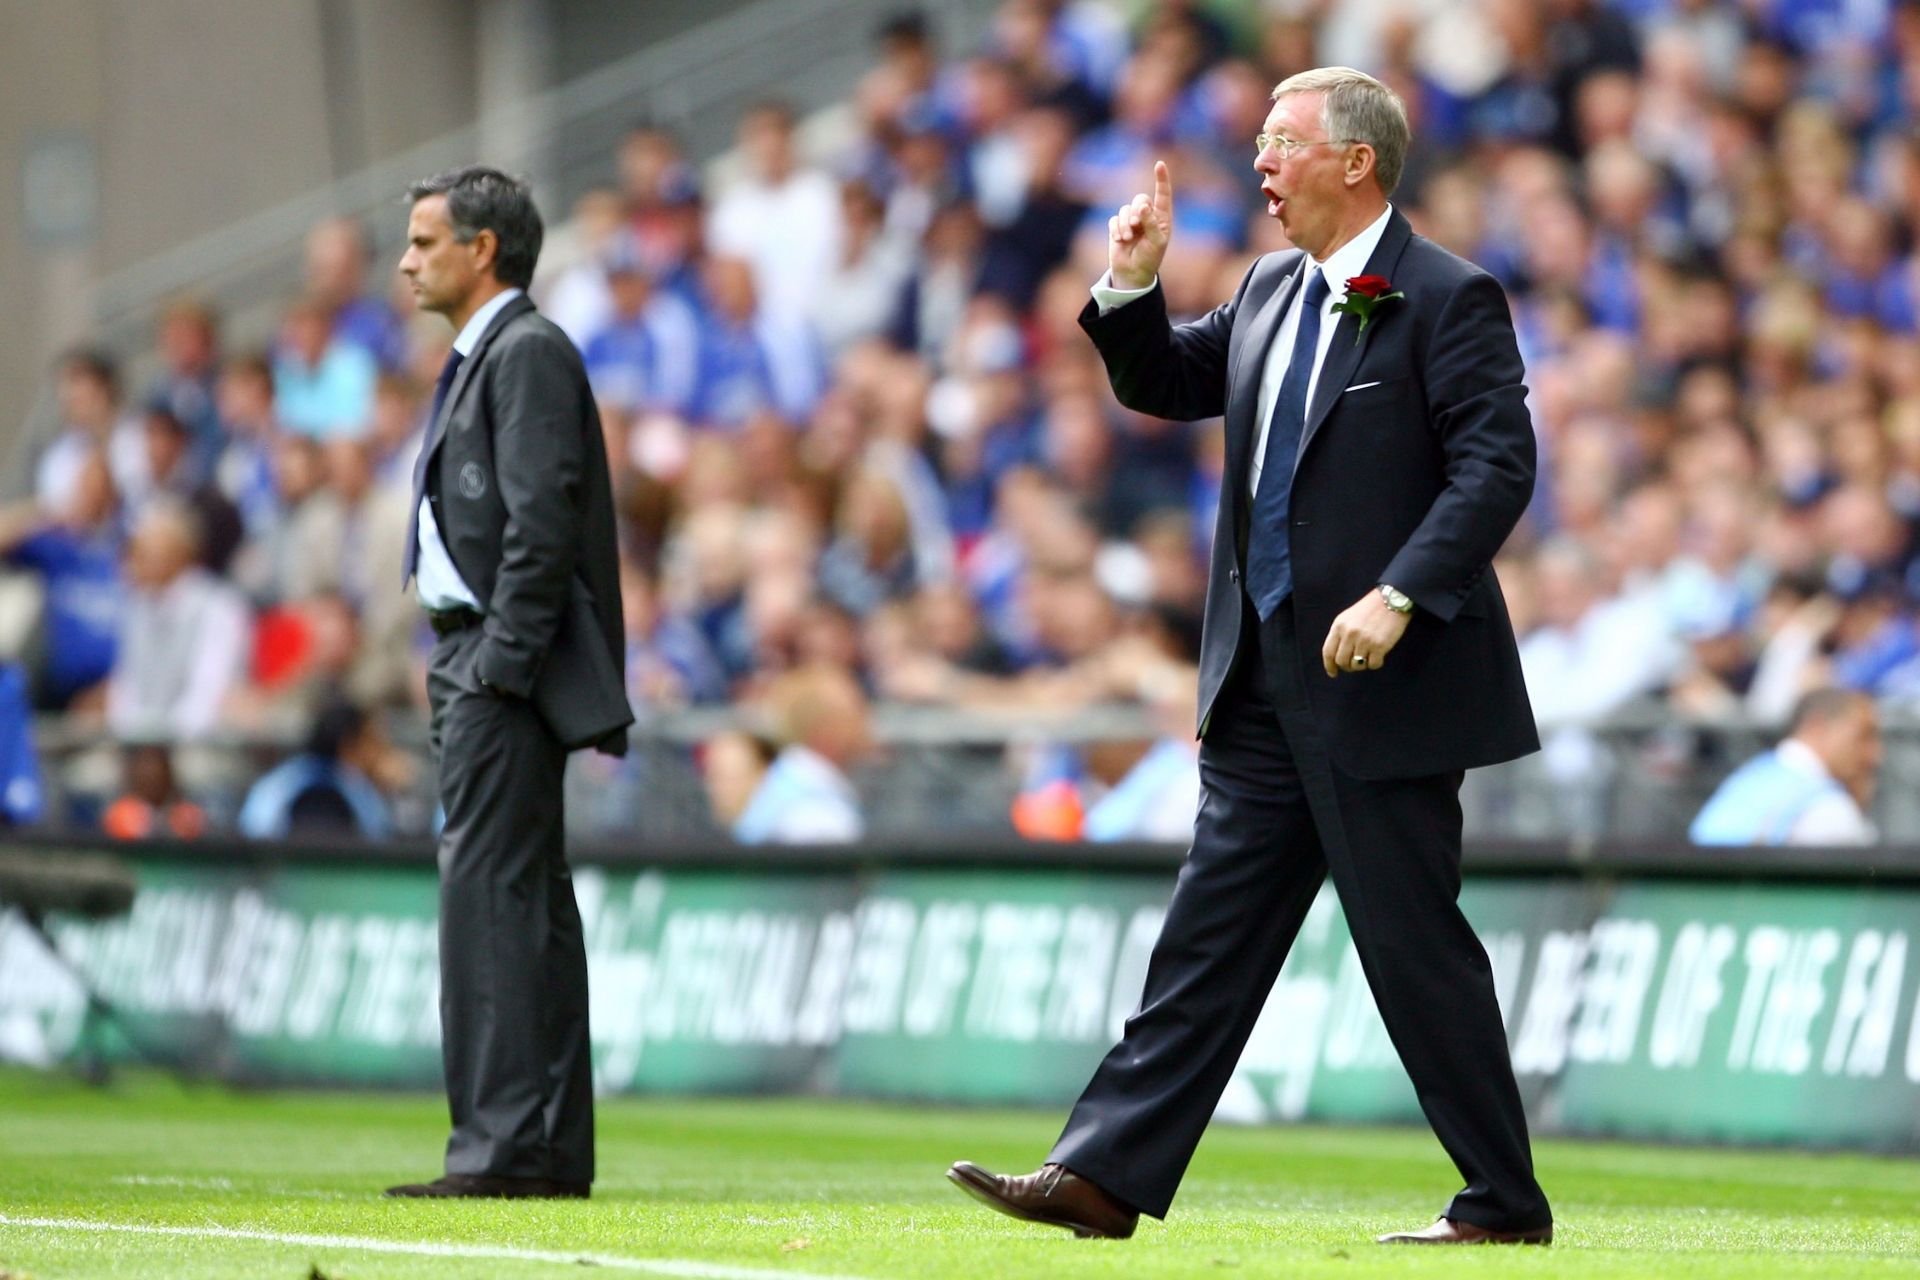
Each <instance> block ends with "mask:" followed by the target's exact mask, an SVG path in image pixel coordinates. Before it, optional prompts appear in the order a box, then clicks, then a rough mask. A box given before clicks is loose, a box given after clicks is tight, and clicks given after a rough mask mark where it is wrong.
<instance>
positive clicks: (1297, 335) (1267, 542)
mask: <svg viewBox="0 0 1920 1280" xmlns="http://www.w3.org/2000/svg"><path fill="white" fill-rule="evenodd" d="M1326 300H1327V278H1326V276H1325V275H1323V274H1322V273H1321V271H1320V269H1319V268H1318V267H1316V266H1313V265H1312V264H1308V267H1307V289H1306V297H1304V298H1302V299H1301V305H1300V323H1299V325H1298V326H1297V327H1296V328H1295V329H1294V333H1293V355H1292V357H1291V358H1289V359H1288V361H1287V374H1286V377H1284V378H1282V379H1281V380H1280V394H1279V395H1278V396H1276V397H1275V398H1274V401H1273V421H1272V423H1271V424H1269V426H1268V427H1267V451H1266V453H1265V455H1264V456H1263V461H1262V464H1261V467H1260V488H1259V490H1258V491H1257V492H1256V493H1255V494H1254V495H1253V516H1252V519H1251V520H1249V521H1248V523H1247V594H1248V595H1249V596H1251V597H1252V599H1253V607H1254V608H1255V609H1256V610H1258V611H1259V614H1260V616H1261V617H1262V618H1270V617H1272V616H1273V611H1274V610H1275V609H1278V608H1279V607H1280V602H1281V601H1282V600H1285V599H1286V598H1287V597H1288V596H1289V595H1290V594H1292V592H1293V559H1292V554H1291V552H1290V551H1289V549H1288V546H1287V533H1288V531H1287V512H1288V511H1289V510H1290V508H1291V505H1292V504H1291V500H1292V497H1293V462H1294V455H1295V454H1297V453H1298V452H1299V451H1300V433H1301V432H1302V431H1304V430H1306V426H1307V384H1308V383H1309V382H1311V381H1312V379H1313V358H1314V356H1315V354H1316V353H1317V351H1318V349H1319V346H1320V304H1321V303H1323V302H1325V301H1326Z"/></svg>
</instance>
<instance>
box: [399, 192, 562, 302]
mask: <svg viewBox="0 0 1920 1280" xmlns="http://www.w3.org/2000/svg"><path fill="white" fill-rule="evenodd" d="M428 196H445V197H446V198H447V221H448V222H450V223H452V224H453V238H454V239H455V240H458V241H459V242H460V243H461V244H466V243H467V242H469V241H471V240H472V239H473V238H474V237H475V236H477V235H479V234H480V233H481V232H482V231H491V232H493V234H494V238H495V239H497V240H498V241H499V242H500V249H499V252H498V253H496V254H495V255H494V259H493V275H494V279H496V280H498V281H499V282H500V283H501V284H504V285H510V286H512V287H513V288H516V289H524V288H526V287H527V286H528V285H530V284H532V283H533V265H534V263H536V262H538V261H539V260H540V240H541V237H542V236H543V235H545V234H546V233H545V228H544V227H543V226H542V225H541V222H540V210H538V209H537V208H535V207H534V204H533V191H532V189H531V188H530V187H528V186H527V184H526V183H525V182H522V181H521V180H520V179H518V178H511V177H508V176H507V175H506V174H504V173H502V172H500V171H499V170H498V169H489V168H486V167H484V166H482V165H468V166H467V167H466V168H464V169H449V170H448V171H447V172H445V173H442V174H437V175H435V176H434V177H431V178H423V179H421V180H420V181H419V182H416V183H414V184H413V185H412V186H410V187H408V188H407V201H408V203H409V204H418V203H419V202H420V201H422V200H425V199H426V198H427V197H428Z"/></svg>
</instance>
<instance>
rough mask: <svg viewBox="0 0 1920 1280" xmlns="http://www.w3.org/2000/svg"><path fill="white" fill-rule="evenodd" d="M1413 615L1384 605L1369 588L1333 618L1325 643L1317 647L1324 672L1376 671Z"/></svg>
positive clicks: (1384, 664) (1405, 629)
mask: <svg viewBox="0 0 1920 1280" xmlns="http://www.w3.org/2000/svg"><path fill="white" fill-rule="evenodd" d="M1412 616H1413V615H1411V614H1406V613H1398V612H1396V611H1394V610H1392V609H1389V608H1387V602H1386V601H1385V600H1382V599H1381V598H1380V593H1379V592H1378V591H1369V592H1367V594H1366V595H1364V596H1361V597H1360V599H1359V601H1358V602H1357V603H1355V604H1353V605H1350V606H1349V607H1348V608H1347V609H1345V610H1344V611H1343V612H1342V613H1341V614H1340V616H1339V617H1337V618H1335V619H1334V620H1333V627H1332V628H1331V629H1330V630H1329V631H1328V632H1327V640H1326V643H1325V644H1323V645H1321V646H1320V665H1321V666H1323V667H1325V668H1326V669H1327V674H1328V675H1330V676H1337V675H1339V674H1340V673H1341V672H1342V671H1378V670H1379V669H1380V668H1381V667H1384V666H1386V665H1387V655H1388V654H1389V653H1391V652H1393V646H1395V645H1397V644H1399V643H1400V637H1401V636H1403V635H1405V634H1406V633H1407V623H1408V621H1409V620H1410V619H1411V618H1412Z"/></svg>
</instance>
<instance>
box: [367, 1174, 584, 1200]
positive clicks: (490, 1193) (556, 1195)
mask: <svg viewBox="0 0 1920 1280" xmlns="http://www.w3.org/2000/svg"><path fill="white" fill-rule="evenodd" d="M384 1194H386V1195H389V1196H393V1197H395V1198H397V1199H401V1200H585V1199H586V1198H587V1197H588V1196H589V1195H591V1194H592V1190H591V1188H590V1187H589V1186H588V1185H587V1184H586V1183H584V1182H560V1181H558V1180H556V1179H553V1178H501V1177H495V1176H494V1175H492V1174H485V1173H449V1174H447V1175H446V1176H444V1177H440V1178H435V1179H434V1180H433V1181H432V1182H407V1183H402V1184H401V1185H400V1186H397V1187H388V1188H387V1189H386V1191H385V1193H384Z"/></svg>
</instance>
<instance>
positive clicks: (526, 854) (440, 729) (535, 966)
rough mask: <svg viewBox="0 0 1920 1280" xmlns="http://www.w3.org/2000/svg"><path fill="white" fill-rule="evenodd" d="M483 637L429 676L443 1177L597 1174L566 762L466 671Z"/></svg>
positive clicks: (451, 648) (538, 727)
mask: <svg viewBox="0 0 1920 1280" xmlns="http://www.w3.org/2000/svg"><path fill="white" fill-rule="evenodd" d="M480 637H481V631H480V629H479V628H478V627H472V628H469V629H467V630H465V631H457V632H454V633H453V634H451V635H449V636H445V637H443V638H442V639H441V640H440V641H439V643H438V644H436V645H435V646H434V650H433V657H432V659H431V660H430V661H429V663H428V667H427V695H428V700H429V702H430V703H431V705H432V710H433V730H432V732H433V748H434V751H435V753H436V754H437V755H438V757H439V760H440V802H441V804H442V806H443V807H444V808H445V810H446V827H445V829H444V830H443V831H442V832H441V835H440V1035H441V1051H442V1055H443V1058H444V1062H445V1066H446V1078H447V1104H448V1109H449V1111H450V1112H451V1114H452V1119H453V1134H452V1136H451V1137H450V1138H449V1139H448V1140H447V1172H448V1173H469V1174H491V1175H495V1176H500V1177H521V1178H554V1179H559V1180H562V1181H567V1182H591V1181H592V1180H593V1074H592V1064H591V1062H590V1061H589V1058H588V1039H587V953H586V946H585V943H584V941H583V939H582V937H581V931H580V911H579V908H578V907H577V906H576V905H575V903H574V898H573V878H572V875H571V873H570V872H569V871H568V869H567V860H566V852H565V847H564V834H565V829H564V823H563V814H562V805H561V784H562V780H563V778H564V775H565V771H566V763H567V753H566V750H565V748H563V747H562V746H561V745H560V742H559V740H558V739H556V738H555V737H554V736H553V734H552V732H551V731H550V730H549V729H548V728H547V726H546V724H545V723H544V722H543V721H542V720H541V719H540V717H539V716H538V715H537V714H536V713H535V712H534V709H533V706H532V704H530V703H528V702H525V701H523V700H521V699H517V698H502V697H498V696H496V695H494V694H491V693H489V692H487V691H486V690H485V688H484V687H483V686H481V685H480V683H479V682H478V680H477V679H476V678H475V677H474V675H473V652H474V647H475V646H476V645H477V644H478V643H479V641H480Z"/></svg>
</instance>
